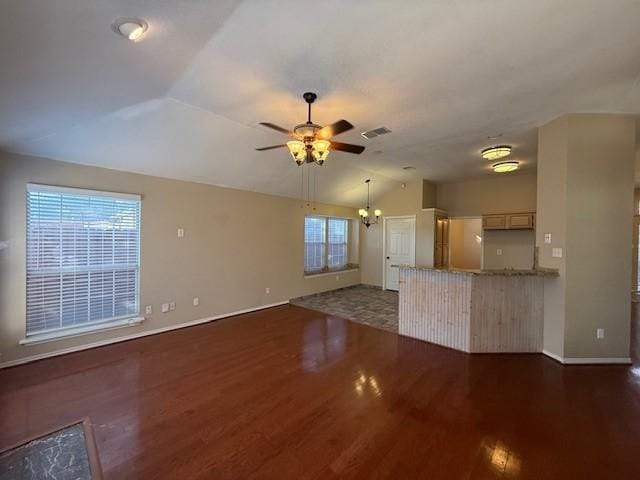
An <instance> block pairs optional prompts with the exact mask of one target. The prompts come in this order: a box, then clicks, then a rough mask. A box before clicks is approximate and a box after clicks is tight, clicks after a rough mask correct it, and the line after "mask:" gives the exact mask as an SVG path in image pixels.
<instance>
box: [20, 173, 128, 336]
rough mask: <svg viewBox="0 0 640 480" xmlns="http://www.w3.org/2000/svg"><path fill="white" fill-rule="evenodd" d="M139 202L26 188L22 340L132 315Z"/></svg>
mask: <svg viewBox="0 0 640 480" xmlns="http://www.w3.org/2000/svg"><path fill="white" fill-rule="evenodd" d="M139 245H140V197H139V196H137V195H126V194H118V193H105V192H95V191H88V190H79V189H72V188H61V187H51V186H44V185H34V184H29V185H28V186H27V312H26V314H27V315H26V316H27V326H26V333H27V336H29V335H34V334H42V333H47V332H52V331H58V330H64V329H68V328H72V327H78V326H84V325H87V324H97V323H106V322H109V321H112V320H113V321H115V320H120V319H123V318H127V317H131V316H134V315H136V314H137V313H138V310H139V308H138V285H139V266H140V248H139Z"/></svg>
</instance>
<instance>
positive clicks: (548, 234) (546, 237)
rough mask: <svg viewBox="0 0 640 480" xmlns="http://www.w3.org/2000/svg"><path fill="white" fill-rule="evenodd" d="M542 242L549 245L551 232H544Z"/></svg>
mask: <svg viewBox="0 0 640 480" xmlns="http://www.w3.org/2000/svg"><path fill="white" fill-rule="evenodd" d="M544 243H546V244H547V245H551V234H550V233H545V234H544Z"/></svg>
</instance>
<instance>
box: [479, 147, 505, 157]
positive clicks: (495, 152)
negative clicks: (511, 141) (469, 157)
mask: <svg viewBox="0 0 640 480" xmlns="http://www.w3.org/2000/svg"><path fill="white" fill-rule="evenodd" d="M510 153H511V145H498V146H497V147H489V148H485V149H484V150H482V152H480V155H482V158H484V159H485V160H498V159H499V158H503V157H506V156H507V155H509V154H510Z"/></svg>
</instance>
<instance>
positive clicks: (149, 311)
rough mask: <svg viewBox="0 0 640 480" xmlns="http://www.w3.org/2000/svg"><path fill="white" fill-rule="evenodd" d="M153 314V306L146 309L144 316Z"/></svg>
mask: <svg viewBox="0 0 640 480" xmlns="http://www.w3.org/2000/svg"><path fill="white" fill-rule="evenodd" d="M152 313H153V307H152V306H151V305H147V306H146V307H144V314H145V315H151V314H152Z"/></svg>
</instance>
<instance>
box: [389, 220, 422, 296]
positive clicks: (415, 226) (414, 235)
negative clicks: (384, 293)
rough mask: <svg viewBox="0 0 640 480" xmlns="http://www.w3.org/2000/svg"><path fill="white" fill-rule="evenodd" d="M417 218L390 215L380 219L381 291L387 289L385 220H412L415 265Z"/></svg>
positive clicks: (414, 259) (414, 260)
mask: <svg viewBox="0 0 640 480" xmlns="http://www.w3.org/2000/svg"><path fill="white" fill-rule="evenodd" d="M416 217H417V216H416V215H415V214H414V215H392V216H388V217H382V290H386V289H387V219H389V220H402V219H410V220H413V255H412V256H413V264H414V265H415V264H416V243H417V239H418V225H417V218H416Z"/></svg>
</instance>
